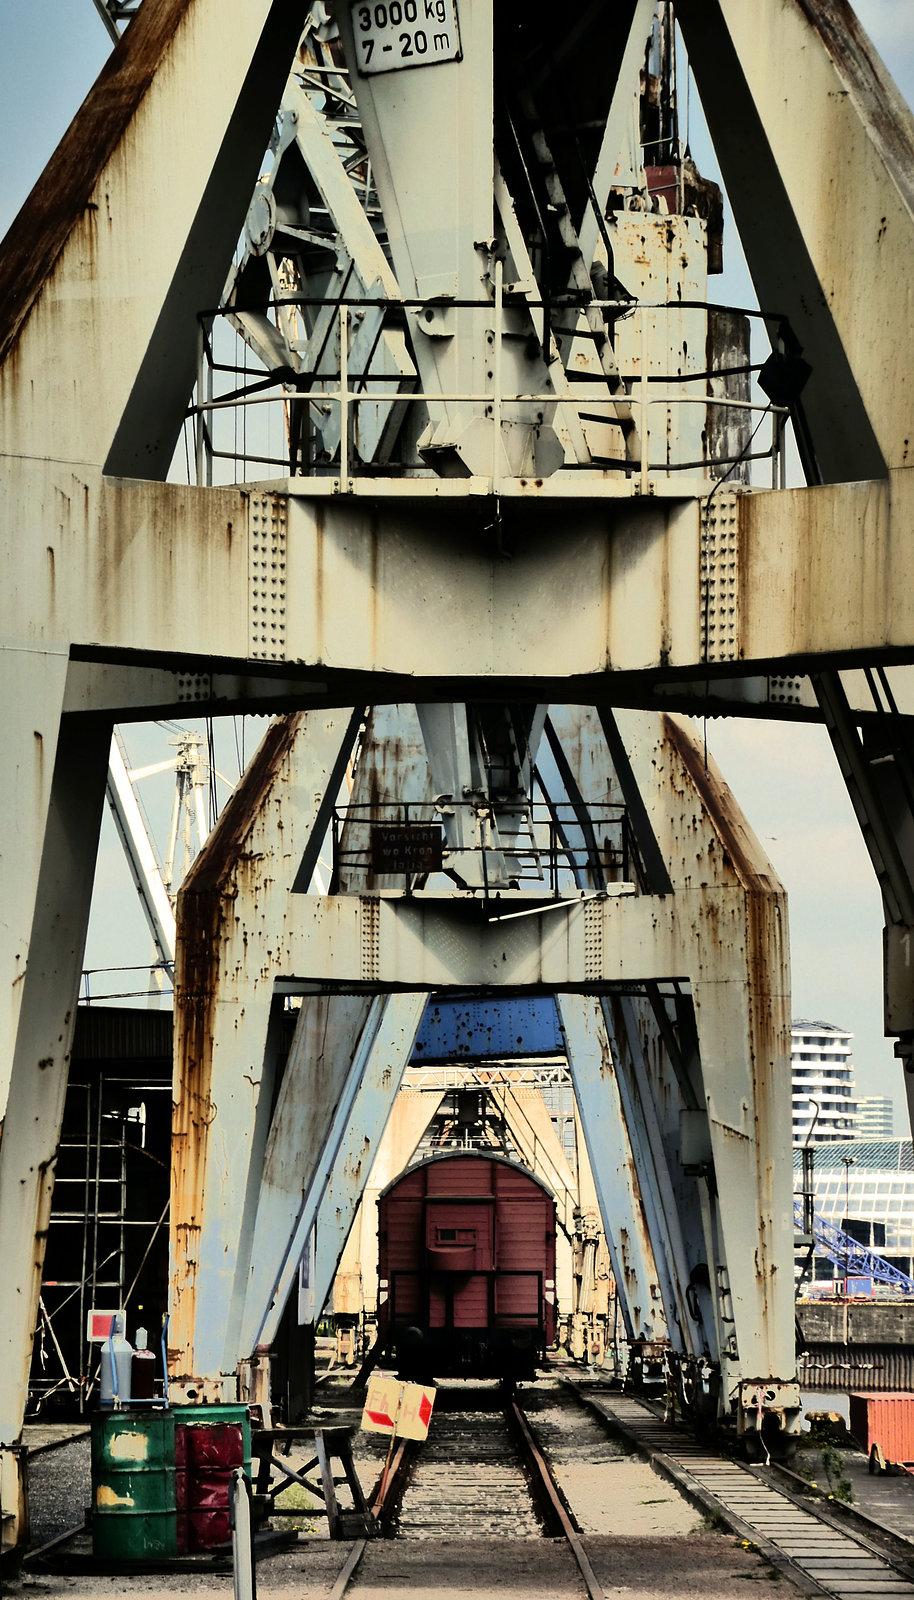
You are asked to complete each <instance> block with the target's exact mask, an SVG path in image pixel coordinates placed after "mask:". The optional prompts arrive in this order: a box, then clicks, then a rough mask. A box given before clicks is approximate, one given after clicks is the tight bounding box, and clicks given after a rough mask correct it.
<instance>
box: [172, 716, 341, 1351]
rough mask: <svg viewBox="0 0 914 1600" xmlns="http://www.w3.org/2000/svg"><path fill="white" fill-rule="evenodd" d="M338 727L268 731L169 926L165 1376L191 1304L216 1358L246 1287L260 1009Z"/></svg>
mask: <svg viewBox="0 0 914 1600" xmlns="http://www.w3.org/2000/svg"><path fill="white" fill-rule="evenodd" d="M349 720H350V719H349V714H348V713H329V714H328V713H323V714H321V713H310V714H307V715H306V714H302V715H299V716H292V717H289V718H284V719H280V720H278V721H277V722H276V723H274V724H273V726H272V727H271V728H270V729H269V730H268V732H267V734H266V736H265V738H264V741H263V743H262V745H261V747H260V750H259V751H258V753H257V755H256V756H255V758H254V761H253V763H252V764H251V767H250V768H249V769H248V773H247V775H246V777H245V779H244V780H243V783H242V785H241V787H240V788H239V789H238V790H236V792H235V795H234V796H233V799H232V802H231V804H230V805H229V806H227V807H226V808H225V811H224V812H223V815H222V817H221V818H220V821H219V824H218V826H217V827H216V829H215V830H214V832H213V834H212V835H211V836H210V840H209V842H208V844H207V847H206V850H205V851H203V852H202V853H201V855H200V856H199V857H198V859H197V861H196V863H195V864H194V868H193V871H192V873H191V874H190V875H189V877H188V879H187V881H186V882H185V885H184V888H183V890H182V898H181V900H180V902H179V907H178V921H179V927H182V926H183V925H184V922H185V920H187V923H188V937H187V949H186V950H184V949H183V948H182V946H183V944H184V940H183V937H182V936H181V935H180V934H179V954H178V960H177V962H176V990H175V1031H176V1043H175V1063H176V1065H175V1111H174V1138H173V1151H174V1160H173V1173H172V1209H171V1226H172V1236H171V1253H172V1303H171V1316H172V1320H171V1322H170V1325H169V1339H170V1349H171V1352H172V1353H171V1360H172V1367H173V1371H174V1373H175V1374H176V1375H180V1376H187V1377H192V1376H195V1375H197V1373H196V1368H195V1363H194V1338H195V1327H196V1317H197V1305H198V1300H199V1301H200V1303H201V1304H202V1305H203V1306H206V1305H207V1304H208V1303H209V1304H211V1305H213V1306H216V1305H218V1306H219V1307H220V1308H221V1316H222V1324H221V1327H219V1328H217V1332H218V1334H219V1338H220V1350H221V1342H222V1341H225V1340H228V1341H229V1342H231V1340H232V1338H233V1337H236V1336H237V1328H238V1324H239V1322H240V1318H241V1314H242V1309H243V1303H244V1283H243V1282H242V1283H239V1281H238V1274H237V1273H236V1265H237V1263H238V1262H239V1260H240V1262H241V1263H242V1265H241V1269H240V1271H241V1277H242V1279H246V1271H247V1268H246V1266H245V1265H244V1263H245V1262H246V1260H247V1259H248V1257H247V1256H246V1252H248V1253H249V1252H250V1249H251V1245H252V1240H253V1230H254V1217H255V1214H256V1206H257V1195H258V1190H259V1185H260V1180H261V1176H262V1169H263V1162H264V1159H265V1152H266V1144H267V1138H268V1134H269V1125H270V1113H271V1110H272V1100H273V1096H274V1093H275V1091H276V1088H277V1087H278V1079H277V1048H278V1045H277V1040H276V1037H275V1029H273V1028H272V1027H271V1009H272V1005H273V984H274V977H275V975H276V971H277V965H278V967H279V969H281V968H282V966H283V963H282V960H281V959H280V957H281V952H282V950H283V946H284V939H283V930H282V917H283V916H284V915H285V913H286V905H285V900H286V897H287V896H288V895H289V892H290V890H291V886H292V883H293V882H294V879H295V875H296V872H297V870H298V867H299V863H300V861H301V858H302V856H303V854H304V850H305V845H306V843H307V840H308V836H309V833H310V830H311V827H312V825H313V820H314V817H315V814H316V813H317V811H318V810H319V808H320V805H321V802H322V800H323V795H324V791H325V790H326V787H327V784H328V781H329V778H330V775H331V773H332V772H333V770H334V765H335V763H336V760H337V757H338V754H339V751H340V746H341V744H342V743H343V741H344V739H345V737H346V734H347V729H348V726H349ZM306 728H307V730H308V732H309V734H310V742H309V745H308V748H307V750H306V751H304V752H303V750H302V745H303V743H304V735H305V730H306ZM294 898H295V900H297V899H298V898H299V897H297V896H296V897H294ZM293 903H294V902H293ZM277 904H279V905H281V906H282V907H283V911H282V914H281V919H280V923H279V926H278V927H277V925H276V922H275V918H274V915H273V908H274V907H275V906H276V905H277ZM211 1328H212V1324H211ZM214 1366H215V1369H216V1371H219V1370H220V1369H221V1362H219V1361H217V1362H214Z"/></svg>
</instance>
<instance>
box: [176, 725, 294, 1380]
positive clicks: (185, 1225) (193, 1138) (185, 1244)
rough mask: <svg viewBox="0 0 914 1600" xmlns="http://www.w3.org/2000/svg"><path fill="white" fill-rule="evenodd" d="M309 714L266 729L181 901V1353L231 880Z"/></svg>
mask: <svg viewBox="0 0 914 1600" xmlns="http://www.w3.org/2000/svg"><path fill="white" fill-rule="evenodd" d="M304 715H305V714H304V712H297V713H295V714H294V715H291V716H287V717H281V718H279V719H278V720H277V721H276V722H274V723H273V725H272V727H270V728H269V729H268V731H267V734H266V737H265V738H264V740H263V743H262V744H261V746H260V749H259V750H258V752H257V755H256V756H255V758H254V760H253V761H252V763H251V765H250V766H249V768H248V770H247V772H246V773H245V774H244V777H243V778H242V780H241V782H240V783H239V785H238V787H237V789H236V790H235V792H234V794H233V795H232V798H231V800H230V801H229V803H228V805H227V806H226V808H225V810H224V811H223V813H222V816H221V817H220V819H219V821H218V823H217V824H216V827H215V828H214V829H213V832H212V833H211V834H210V837H209V839H208V840H207V843H206V846H205V848H204V849H203V850H202V851H201V853H200V855H199V856H198V857H197V859H196V861H195V862H194V864H193V866H192V868H191V870H190V872H189V873H188V875H187V877H186V879H185V881H184V884H183V887H182V888H181V891H180V894H179V895H178V920H179V926H180V929H181V937H180V939H179V941H178V948H177V952H176V961H175V1085H174V1108H173V1115H172V1166H171V1218H172V1221H171V1229H172V1242H173V1256H174V1260H175V1262H176V1263H177V1264H178V1266H179V1271H178V1274H177V1281H176V1303H175V1313H176V1314H175V1323H174V1325H173V1327H172V1335H173V1337H174V1351H175V1354H176V1355H177V1354H178V1352H179V1351H180V1352H181V1353H182V1354H183V1353H184V1345H183V1344H182V1340H185V1339H186V1338H187V1337H188V1336H189V1330H190V1328H191V1327H192V1325H193V1302H194V1294H195V1270H196V1264H197V1252H198V1245H199V1237H200V1228H201V1215H200V1202H201V1198H202V1195H203V1185H204V1182H205V1179H206V1154H207V1135H208V1130H209V1126H210V1123H211V1122H212V1121H213V1118H214V1117H215V1114H216V1107H215V1105H214V1104H213V1101H212V1097H211V1088H212V1041H213V1026H212V1023H213V1008H214V1006H215V1004H216V997H217V982H218V974H219V966H220V955H221V950H222V942H223V923H224V919H225V917H226V915H231V914H232V911H231V907H232V904H233V903H234V896H233V893H232V887H233V883H232V880H233V875H234V873H235V871H236V869H237V864H238V860H239V857H240V855H241V854H242V850H243V846H244V843H245V841H246V840H247V839H248V838H249V836H250V832H251V829H252V827H253V824H254V823H255V821H256V819H257V817H258V815H259V814H260V812H261V811H262V809H263V807H264V805H265V804H268V803H270V801H271V797H272V795H273V793H274V785H275V783H276V780H277V778H278V776H279V774H280V772H281V770H282V767H283V764H284V762H285V761H286V759H287V758H288V755H289V751H290V749H291V747H292V745H293V743H294V740H295V737H296V734H297V733H298V730H299V727H300V725H301V722H302V720H303V718H304ZM182 1263H183V1270H181V1264H182ZM188 1354H189V1352H188Z"/></svg>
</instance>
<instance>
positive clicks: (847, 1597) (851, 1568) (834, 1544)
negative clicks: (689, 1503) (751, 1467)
mask: <svg viewBox="0 0 914 1600" xmlns="http://www.w3.org/2000/svg"><path fill="white" fill-rule="evenodd" d="M572 1387H573V1388H575V1389H576V1391H577V1392H578V1393H579V1394H581V1397H582V1398H583V1399H586V1401H587V1403H588V1404H589V1405H591V1406H592V1407H593V1408H594V1409H595V1410H596V1411H598V1412H600V1413H601V1414H602V1416H603V1417H604V1418H605V1419H606V1421H607V1422H609V1423H610V1424H611V1425H612V1426H613V1427H616V1428H618V1429H619V1430H620V1431H622V1432H624V1433H625V1434H627V1435H628V1437H629V1439H630V1440H631V1442H632V1443H633V1444H634V1445H635V1446H636V1447H637V1449H638V1450H639V1451H640V1452H641V1453H642V1454H644V1455H646V1456H647V1457H648V1458H649V1459H651V1460H653V1459H654V1458H660V1459H659V1460H658V1465H659V1466H660V1467H661V1470H662V1471H665V1472H668V1473H669V1475H670V1476H672V1477H673V1478H674V1479H675V1481H676V1482H678V1483H679V1484H680V1486H681V1487H682V1488H683V1489H684V1490H685V1491H686V1493H690V1492H691V1493H693V1494H694V1495H695V1498H696V1499H698V1500H699V1501H701V1500H704V1501H705V1502H707V1501H708V1499H709V1498H710V1499H711V1500H713V1501H714V1502H716V1504H717V1506H718V1507H719V1508H720V1510H721V1511H722V1512H723V1513H724V1514H725V1515H726V1517H727V1520H728V1521H729V1522H730V1525H731V1527H733V1529H734V1532H736V1533H737V1534H739V1535H740V1537H742V1538H747V1539H751V1540H753V1542H754V1543H756V1544H758V1545H759V1548H760V1549H761V1550H762V1552H763V1553H764V1554H765V1555H766V1556H767V1557H768V1558H769V1559H771V1560H772V1561H773V1562H774V1563H777V1564H780V1565H785V1566H786V1567H787V1569H788V1571H792V1573H793V1576H794V1577H798V1576H802V1577H803V1578H805V1579H806V1580H808V1581H811V1582H812V1583H813V1584H815V1585H817V1586H818V1588H819V1590H820V1592H821V1593H823V1594H826V1595H829V1596H831V1597H832V1600H883V1597H884V1600H888V1597H892V1600H908V1597H910V1600H914V1582H911V1580H910V1579H909V1578H908V1577H906V1576H905V1575H904V1574H903V1573H901V1572H899V1571H898V1570H897V1569H896V1568H895V1567H893V1566H892V1565H891V1564H890V1562H888V1561H887V1560H886V1559H885V1558H884V1557H883V1555H882V1554H881V1552H880V1551H879V1550H877V1549H876V1547H875V1546H874V1545H873V1544H871V1543H870V1541H869V1540H868V1539H866V1538H865V1537H864V1536H863V1535H857V1534H853V1533H846V1532H842V1531H841V1530H840V1529H837V1528H834V1527H832V1526H831V1524H830V1523H828V1522H826V1521H824V1520H823V1519H822V1518H821V1517H819V1516H817V1515H816V1513H815V1511H813V1510H809V1511H807V1510H804V1509H803V1507H801V1506H798V1505H796V1504H795V1503H794V1501H793V1500H791V1499H790V1498H789V1497H788V1496H787V1495H786V1494H782V1493H781V1492H780V1491H779V1490H778V1489H773V1488H770V1487H769V1486H768V1485H767V1484H764V1483H760V1482H759V1481H758V1479H757V1478H756V1477H754V1476H753V1474H752V1473H751V1472H749V1471H747V1470H746V1469H745V1468H743V1467H741V1466H739V1465H738V1464H730V1463H728V1462H724V1461H721V1459H720V1457H719V1456H718V1457H715V1456H712V1455H709V1454H708V1452H707V1451H706V1450H704V1449H702V1448H701V1447H700V1446H697V1445H696V1444H695V1443H694V1441H693V1440H689V1439H688V1438H687V1437H684V1436H683V1435H681V1434H680V1432H679V1430H678V1429H676V1428H674V1427H670V1426H668V1425H667V1424H665V1423H662V1422H659V1421H658V1419H657V1418H656V1417H655V1416H654V1414H653V1412H651V1411H649V1410H648V1409H647V1407H646V1406H643V1405H642V1404H641V1403H640V1402H639V1401H637V1400H633V1399H632V1398H631V1397H630V1396H628V1395H617V1394H614V1393H613V1394H608V1395H607V1394H605V1392H604V1393H601V1394H600V1395H599V1396H597V1395H595V1394H594V1393H593V1392H592V1391H584V1390H582V1389H581V1388H580V1387H579V1386H578V1385H577V1384H574V1385H572ZM670 1469H672V1470H670ZM696 1491H697V1493H696Z"/></svg>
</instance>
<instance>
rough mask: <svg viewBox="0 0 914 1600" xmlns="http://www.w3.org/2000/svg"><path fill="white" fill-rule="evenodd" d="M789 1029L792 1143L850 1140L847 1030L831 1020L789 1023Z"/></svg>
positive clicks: (852, 1106) (852, 1113)
mask: <svg viewBox="0 0 914 1600" xmlns="http://www.w3.org/2000/svg"><path fill="white" fill-rule="evenodd" d="M790 1031H791V1051H790V1060H791V1067H792V1074H793V1142H794V1144H795V1145H805V1144H826V1143H828V1142H830V1141H834V1140H836V1139H842V1140H843V1139H853V1138H854V1137H855V1134H856V1126H857V1125H856V1110H857V1103H856V1099H855V1097H854V1065H853V1060H852V1057H851V1040H852V1039H853V1037H854V1036H853V1034H852V1033H848V1032H847V1030H846V1029H844V1028H837V1027H835V1025H834V1023H832V1022H804V1021H802V1020H801V1021H799V1022H794V1023H792V1024H791V1030H790Z"/></svg>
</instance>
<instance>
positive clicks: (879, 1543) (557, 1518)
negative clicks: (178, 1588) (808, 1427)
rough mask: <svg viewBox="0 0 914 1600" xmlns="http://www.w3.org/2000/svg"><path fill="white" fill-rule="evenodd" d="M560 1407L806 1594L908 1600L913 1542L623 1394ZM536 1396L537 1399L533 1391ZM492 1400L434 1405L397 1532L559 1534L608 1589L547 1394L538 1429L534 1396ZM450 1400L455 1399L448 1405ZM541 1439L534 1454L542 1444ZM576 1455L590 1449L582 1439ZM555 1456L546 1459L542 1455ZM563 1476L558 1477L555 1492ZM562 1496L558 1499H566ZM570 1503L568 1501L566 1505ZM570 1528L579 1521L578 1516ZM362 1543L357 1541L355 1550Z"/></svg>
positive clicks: (582, 1568) (580, 1394) (589, 1584)
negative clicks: (841, 1512)
mask: <svg viewBox="0 0 914 1600" xmlns="http://www.w3.org/2000/svg"><path fill="white" fill-rule="evenodd" d="M563 1392H564V1401H563V1404H564V1405H571V1406H572V1408H573V1410H576V1411H577V1412H578V1419H577V1421H576V1422H575V1430H576V1448H577V1447H579V1446H580V1442H581V1439H582V1434H581V1431H580V1430H581V1422H580V1411H581V1408H586V1410H587V1413H588V1415H589V1417H590V1419H591V1420H592V1424H593V1426H594V1427H595V1428H597V1430H598V1432H600V1433H601V1434H602V1437H603V1438H604V1439H605V1438H606V1435H607V1432H608V1433H610V1434H611V1435H613V1436H614V1437H615V1438H617V1439H620V1440H622V1441H623V1442H624V1443H625V1446H626V1448H627V1449H629V1450H634V1451H637V1452H638V1453H639V1454H640V1455H642V1456H643V1457H645V1458H646V1459H648V1460H649V1461H650V1463H651V1465H652V1467H653V1468H654V1471H655V1472H657V1473H659V1474H660V1475H661V1476H662V1477H664V1478H666V1479H667V1480H668V1481H669V1482H670V1483H672V1484H674V1485H675V1486H676V1488H677V1489H678V1490H679V1491H680V1493H681V1494H682V1495H683V1496H685V1498H686V1499H687V1500H689V1501H691V1503H692V1504H693V1505H694V1506H695V1507H697V1508H698V1509H699V1510H701V1511H702V1512H703V1513H704V1515H705V1516H706V1517H708V1519H709V1521H710V1522H711V1523H712V1525H714V1526H715V1527H718V1528H722V1527H727V1528H729V1529H730V1531H731V1532H732V1533H733V1534H735V1535H736V1536H737V1537H738V1538H739V1539H740V1540H741V1541H742V1542H743V1543H744V1546H747V1547H749V1548H751V1549H752V1550H757V1551H758V1553H759V1554H760V1555H761V1556H762V1557H763V1558H764V1559H765V1560H766V1561H767V1562H768V1563H769V1564H770V1566H771V1567H773V1568H776V1569H777V1570H779V1571H782V1572H783V1573H784V1574H785V1576H789V1577H790V1578H792V1579H793V1580H794V1582H796V1583H797V1584H798V1585H799V1586H800V1587H801V1589H802V1590H803V1591H804V1592H805V1593H806V1594H811V1593H812V1594H814V1593H819V1594H821V1595H824V1596H828V1597H830V1600H887V1597H890V1596H891V1597H893V1600H909V1597H910V1600H914V1545H911V1548H910V1549H908V1548H907V1543H908V1542H907V1541H905V1540H903V1539H899V1538H898V1537H897V1536H894V1535H891V1534H888V1533H887V1532H886V1531H885V1530H880V1529H878V1528H876V1527H875V1526H871V1527H867V1526H866V1524H865V1519H862V1518H860V1517H856V1518H855V1519H854V1521H855V1523H857V1524H858V1526H843V1525H842V1522H841V1520H840V1519H839V1517H838V1516H837V1515H836V1513H835V1512H834V1511H832V1510H830V1509H828V1508H826V1507H823V1506H816V1505H812V1506H810V1505H804V1504H803V1503H802V1497H801V1495H800V1494H799V1493H797V1492H796V1488H795V1487H794V1484H795V1482H796V1480H794V1484H792V1483H790V1482H789V1481H785V1482H783V1483H779V1482H778V1478H779V1476H780V1475H779V1474H778V1473H777V1472H776V1471H774V1470H771V1471H766V1470H764V1469H759V1468H754V1467H749V1466H744V1465H743V1464H741V1463H738V1462H734V1461H731V1460H728V1459H726V1458H725V1457H723V1456H721V1455H720V1454H719V1453H717V1452H716V1451H715V1450H714V1449H713V1447H708V1446H706V1445H704V1444H702V1443H699V1442H697V1441H695V1440H694V1439H692V1438H691V1437H690V1436H689V1435H688V1434H687V1433H686V1432H685V1430H684V1429H681V1428H676V1427H671V1426H669V1425H667V1424H665V1423H664V1422H662V1421H661V1420H660V1418H659V1417H658V1416H657V1414H656V1413H655V1412H654V1411H653V1410H652V1409H651V1408H650V1407H649V1406H647V1405H645V1404H644V1403H642V1402H640V1401H638V1400H635V1399H633V1398H632V1397H630V1396H625V1395H621V1394H616V1393H614V1392H611V1393H608V1392H607V1391H606V1390H602V1391H601V1392H600V1393H599V1395H596V1394H593V1393H587V1392H586V1390H585V1389H584V1387H583V1386H581V1385H579V1384H570V1383H566V1384H565V1385H564V1386H563ZM539 1398H540V1399H541V1400H542V1396H540V1397H539ZM530 1400H531V1402H532V1403H531V1404H530V1405H529V1407H528V1405H527V1404H514V1405H510V1404H509V1405H505V1406H499V1407H497V1408H496V1407H495V1406H494V1404H493V1403H492V1402H491V1399H490V1402H489V1403H488V1405H482V1404H481V1403H480V1401H479V1399H478V1397H477V1398H476V1401H475V1403H474V1404H473V1405H471V1406H470V1407H463V1408H462V1409H459V1410H458V1409H451V1406H450V1405H448V1403H447V1402H445V1404H444V1405H443V1406H442V1407H441V1409H440V1411H439V1410H436V1413H435V1424H434V1428H433V1435H432V1438H431V1439H430V1440H429V1443H428V1445H426V1446H425V1447H423V1449H422V1450H421V1451H420V1452H419V1453H418V1455H417V1457H416V1458H415V1462H414V1465H413V1468H412V1475H411V1481H410V1484H409V1486H408V1487H407V1488H406V1490H405V1492H404V1494H403V1500H402V1506H401V1508H400V1511H399V1516H398V1521H397V1536H398V1537H399V1538H401V1539H408V1540H421V1539H427V1540H439V1539H444V1540H446V1539H448V1538H451V1537H453V1536H454V1535H455V1534H457V1533H459V1534H460V1535H462V1536H464V1537H470V1538H478V1539H485V1540H492V1541H493V1543H494V1542H495V1541H498V1540H499V1539H519V1538H520V1539H523V1538H535V1537H537V1536H538V1534H541V1533H547V1534H550V1535H552V1536H556V1535H562V1536H563V1537H564V1539H565V1540H566V1542H567V1545H568V1548H569V1550H570V1551H571V1552H572V1553H573V1554H574V1557H575V1560H576V1562H577V1565H578V1569H579V1572H580V1574H581V1578H582V1579H583V1582H584V1585H585V1587H586V1590H587V1593H588V1595H589V1597H590V1600H602V1597H603V1596H604V1595H605V1594H606V1593H607V1592H608V1591H607V1590H606V1589H604V1587H603V1586H602V1585H601V1583H600V1581H599V1578H598V1577H597V1575H596V1573H595V1571H594V1568H593V1566H592V1565H591V1562H590V1559H589V1556H588V1553H587V1550H586V1549H585V1547H584V1540H585V1539H586V1538H587V1537H588V1532H587V1531H585V1533H584V1534H583V1536H582V1534H581V1531H580V1528H579V1525H578V1523H577V1521H576V1519H575V1515H574V1479H573V1475H570V1476H569V1475H566V1463H567V1454H566V1456H565V1460H564V1461H563V1452H562V1451H561V1449H560V1448H559V1444H558V1441H559V1423H557V1421H556V1416H555V1412H556V1405H555V1396H554V1394H553V1395H551V1396H550V1397H549V1400H548V1408H549V1414H550V1416H551V1422H550V1423H549V1425H548V1426H542V1425H541V1419H540V1418H539V1417H538V1415H537V1409H536V1402H535V1399H534V1397H533V1396H532V1395H531V1396H530ZM451 1405H454V1406H456V1401H452V1402H451ZM544 1443H545V1444H546V1449H545V1450H544V1448H543V1446H544ZM585 1453H587V1454H589V1455H591V1456H593V1455H595V1454H598V1452H596V1451H595V1447H594V1444H593V1442H592V1440H589V1441H588V1443H587V1445H586V1446H585ZM550 1454H551V1455H553V1456H554V1457H555V1459H556V1460H557V1462H558V1463H559V1464H558V1466H557V1468H554V1467H553V1466H552V1465H550V1461H549V1459H548V1457H549V1455H550ZM563 1478H564V1480H565V1484H564V1488H563ZM566 1491H567V1499H566ZM569 1502H570V1504H569ZM582 1523H583V1524H584V1526H585V1530H586V1528H587V1524H586V1517H585V1516H584V1515H583V1514H582ZM362 1548H363V1549H364V1546H363V1547H362ZM360 1554H361V1551H360V1552H359V1553H358V1554H356V1552H355V1551H354V1552H353V1556H354V1557H355V1560H353V1559H352V1557H350V1561H349V1562H348V1563H347V1571H345V1572H343V1573H341V1574H340V1580H338V1586H337V1588H335V1589H334V1591H333V1595H332V1600H342V1596H343V1594H344V1593H345V1592H346V1589H347V1587H348V1585H349V1583H350V1581H351V1579H352V1576H353V1573H354V1571H355V1567H356V1565H357V1562H358V1556H359V1555H360Z"/></svg>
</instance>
